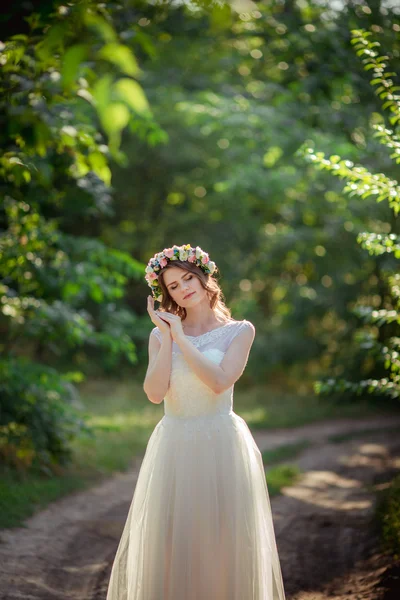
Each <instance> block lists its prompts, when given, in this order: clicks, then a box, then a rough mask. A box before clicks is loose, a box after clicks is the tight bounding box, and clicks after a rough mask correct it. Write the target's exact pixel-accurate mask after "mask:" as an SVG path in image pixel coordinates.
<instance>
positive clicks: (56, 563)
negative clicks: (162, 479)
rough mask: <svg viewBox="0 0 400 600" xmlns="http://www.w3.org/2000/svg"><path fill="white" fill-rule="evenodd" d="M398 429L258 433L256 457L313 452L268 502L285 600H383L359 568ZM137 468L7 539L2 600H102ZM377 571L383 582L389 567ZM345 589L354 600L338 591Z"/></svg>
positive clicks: (393, 465) (399, 458)
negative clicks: (284, 450)
mask: <svg viewBox="0 0 400 600" xmlns="http://www.w3.org/2000/svg"><path fill="white" fill-rule="evenodd" d="M394 426H399V427H400V415H398V416H396V417H385V418H375V419H371V418H369V419H363V420H358V421H357V422H355V421H352V420H348V419H346V420H336V421H330V422H329V423H317V424H313V425H307V426H304V427H299V428H296V429H281V430H274V431H258V432H257V431H255V432H254V438H255V440H256V442H257V444H258V446H259V448H260V450H266V449H271V448H274V447H276V446H279V445H282V444H287V443H294V442H296V441H300V440H303V439H308V440H310V441H311V442H312V446H310V447H309V448H307V449H306V450H305V451H303V452H302V454H301V455H300V456H299V457H298V459H297V460H295V461H293V460H291V461H290V462H291V463H293V462H295V463H296V464H298V466H299V467H300V469H301V470H302V471H304V472H305V473H304V475H303V476H302V478H301V479H300V481H299V482H298V483H297V484H296V485H293V486H291V487H288V488H285V489H284V491H283V494H282V495H281V496H279V497H277V498H274V499H273V501H272V510H273V513H274V522H275V531H276V535H277V542H278V547H279V552H280V557H281V563H282V571H283V577H284V582H285V588H286V593H287V599H288V600H327V599H329V600H330V599H331V598H332V599H335V600H342V598H343V599H344V598H346V599H347V600H350V599H352V598H354V599H356V598H357V599H358V598H360V599H361V598H362V599H365V600H380V598H381V596H379V595H377V594H378V592H377V589H376V581H377V579H376V578H375V580H374V581H372V580H371V581H370V582H369V584H368V585H369V588H370V590H372V589H373V592H371V594H372V595H371V594H370V595H365V594H364V592H363V595H360V594H359V593H358V590H359V589H361V587H360V585H361V584H360V582H358V583H357V582H356V580H355V579H354V577H355V574H354V565H355V563H356V561H357V560H358V561H361V563H360V565H361V566H359V567H357V569H358V572H359V573H360V572H361V571H360V569H361V570H362V568H364V569H366V574H367V575H366V577H367V578H368V576H371V567H369V568H368V564H367V562H366V561H368V560H373V558H372V559H371V556H370V554H371V551H372V549H373V547H374V543H375V540H374V539H371V534H370V527H369V525H370V518H371V514H372V511H373V498H374V491H373V489H374V488H373V486H376V485H378V484H379V483H382V482H384V481H386V479H387V478H388V477H389V476H391V475H392V474H393V473H394V472H396V470H398V469H400V435H399V433H398V432H397V433H396V432H395V431H393V427H394ZM367 429H372V430H373V429H376V431H375V432H373V431H371V433H367V432H366V431H365V430H367ZM383 429H386V432H385V431H383ZM351 431H353V432H354V431H358V432H359V434H358V436H359V437H357V438H354V439H352V440H348V441H345V442H343V443H340V444H338V443H332V442H329V438H330V436H332V435H336V434H346V433H348V432H351ZM360 436H361V437H360ZM141 462H142V457H139V458H138V459H137V460H136V461H135V464H134V466H133V468H132V469H131V470H130V471H129V472H127V473H119V474H117V475H115V476H114V477H112V478H111V479H108V480H106V481H105V482H103V483H102V484H100V485H98V486H97V487H95V488H92V489H90V490H87V491H83V492H76V493H74V494H71V495H69V496H67V497H65V498H62V499H60V500H58V501H56V502H54V503H52V504H51V505H49V506H48V507H47V508H46V509H45V510H43V511H41V512H40V513H38V514H36V515H34V516H33V517H31V518H30V519H28V520H27V521H26V523H25V527H20V528H15V529H11V530H3V531H1V532H0V598H1V599H2V600H17V599H18V600H22V599H24V600H39V599H40V600H64V599H65V600H67V599H68V600H74V599H76V600H104V599H105V595H106V589H107V582H108V578H109V574H110V569H111V564H112V560H113V558H114V555H115V551H116V547H117V544H118V540H119V537H120V535H121V532H122V528H123V525H124V522H125V519H126V514H127V511H128V508H129V505H130V502H131V500H132V495H133V491H134V487H135V483H136V479H137V475H138V471H139V468H140V464H141ZM267 481H268V474H267ZM378 562H379V561H378ZM375 566H376V569H377V577H378V575H380V573H381V571H382V568H383V566H382V563H379V565H378V563H376V564H375ZM351 577H353V580H351ZM361 579H362V578H361ZM370 579H371V577H370ZM362 580H363V582H364V583H365V581H364V580H365V577H364V579H362ZM335 581H336V583H335ZM351 581H353V582H352V583H351ZM346 585H347V586H349V585H351V586H352V587H353V591H354V594H357V595H353V594H352V592H349V589H344V590H342V591H341V590H340V586H345V587H346ZM374 586H375V587H374ZM367 587H368V586H367ZM366 593H368V594H369V591H368V590H367V592H366ZM335 594H336V595H335ZM340 594H342V595H340ZM374 594H375V595H374ZM399 598H400V596H399ZM385 600H388V599H385Z"/></svg>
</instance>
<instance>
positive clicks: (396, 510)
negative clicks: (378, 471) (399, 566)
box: [376, 475, 400, 560]
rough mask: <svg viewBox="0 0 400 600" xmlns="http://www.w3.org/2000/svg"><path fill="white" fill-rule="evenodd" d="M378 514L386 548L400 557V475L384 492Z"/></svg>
mask: <svg viewBox="0 0 400 600" xmlns="http://www.w3.org/2000/svg"><path fill="white" fill-rule="evenodd" d="M376 514H377V519H378V523H379V528H380V533H381V538H382V544H383V547H384V549H385V550H386V551H388V552H390V553H391V554H392V555H393V556H394V558H395V559H396V560H398V559H400V475H397V477H395V478H394V479H393V481H392V483H391V485H390V487H389V488H388V489H387V490H385V492H383V494H382V496H381V498H380V500H379V502H378V506H377V511H376Z"/></svg>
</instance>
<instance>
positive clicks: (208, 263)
mask: <svg viewBox="0 0 400 600" xmlns="http://www.w3.org/2000/svg"><path fill="white" fill-rule="evenodd" d="M173 260H182V261H185V260H187V261H188V262H190V263H192V264H194V265H197V266H198V267H200V268H201V270H202V271H204V273H207V274H209V275H212V274H213V273H214V271H215V270H216V269H217V266H216V264H215V262H213V261H212V260H210V258H209V256H208V254H207V252H204V250H202V249H201V248H200V246H196V248H192V246H191V245H190V244H186V245H183V246H176V245H175V246H172V248H164V250H163V251H162V252H158V253H157V254H155V255H154V256H153V257H152V258H151V259H150V260H149V262H148V265H147V267H146V275H145V279H146V281H147V284H148V286H149V287H150V288H151V291H152V294H153V297H154V298H155V299H156V300H157V301H158V302H161V301H162V294H161V293H160V292H161V290H160V284H159V283H158V273H159V272H160V271H161V269H163V268H164V267H166V266H167V264H168V263H169V262H171V261H173Z"/></svg>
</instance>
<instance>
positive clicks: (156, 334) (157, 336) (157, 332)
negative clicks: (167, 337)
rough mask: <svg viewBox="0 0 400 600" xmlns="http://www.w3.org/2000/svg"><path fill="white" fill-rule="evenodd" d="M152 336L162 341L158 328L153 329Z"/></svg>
mask: <svg viewBox="0 0 400 600" xmlns="http://www.w3.org/2000/svg"><path fill="white" fill-rule="evenodd" d="M150 335H154V336H155V337H156V338H157V339H158V341H159V342H161V341H162V335H161V331H160V330H159V328H158V327H153V329H152V330H151V331H150Z"/></svg>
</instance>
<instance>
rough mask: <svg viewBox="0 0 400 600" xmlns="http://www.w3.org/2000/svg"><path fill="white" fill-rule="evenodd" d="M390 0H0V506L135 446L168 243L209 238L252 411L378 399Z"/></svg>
mask: <svg viewBox="0 0 400 600" xmlns="http://www.w3.org/2000/svg"><path fill="white" fill-rule="evenodd" d="M399 17H400V5H399V3H398V1H397V0H392V1H390V0H367V1H363V0H260V1H255V2H251V1H247V0H242V1H240V0H238V1H237V2H231V3H226V2H213V1H211V0H196V1H192V2H189V1H184V0H182V1H173V0H170V1H167V0H165V1H157V0H153V1H152V2H141V1H139V0H136V1H133V0H115V1H113V2H107V3H98V2H95V1H92V0H85V1H81V2H69V3H63V2H58V1H57V2H54V1H50V0H49V1H43V2H33V1H29V0H27V1H25V2H13V3H11V4H10V5H9V6H8V7H6V8H4V9H3V10H2V14H1V17H0V33H1V35H0V39H1V43H0V63H1V73H0V86H1V100H0V106H1V108H0V119H1V121H0V124H1V126H0V140H1V147H2V155H1V159H0V171H1V175H2V182H1V184H0V185H1V207H0V270H1V281H0V332H1V335H0V463H1V464H0V467H1V473H2V477H1V484H0V490H1V494H0V503H1V507H2V510H1V511H0V513H1V517H0V518H1V521H2V523H1V526H2V527H12V526H14V525H16V524H19V523H20V522H21V520H22V519H23V518H26V517H27V516H29V515H30V514H32V512H34V511H36V510H38V509H39V508H40V507H43V506H45V505H46V504H47V503H48V502H50V501H51V500H54V499H55V498H57V497H59V496H62V495H64V494H66V493H67V492H70V491H72V490H75V489H78V488H81V487H87V486H88V485H92V484H93V483H94V482H95V481H98V480H100V479H101V478H104V477H106V476H109V475H111V474H112V473H114V472H115V471H118V470H125V469H127V468H128V467H129V466H131V464H132V458H133V457H135V456H140V455H142V454H143V452H144V449H145V446H146V443H147V440H148V438H149V435H150V434H151V431H152V430H153V428H154V426H155V425H156V423H157V422H158V421H159V420H160V418H161V417H162V414H163V411H164V406H163V404H161V405H153V404H151V403H150V402H149V401H148V399H147V397H146V396H145V394H144V392H143V389H142V384H143V379H144V376H145V372H146V368H147V358H148V350H147V348H148V336H149V332H150V331H151V329H152V327H153V324H152V323H151V321H150V319H149V316H148V314H147V310H146V298H147V295H148V294H149V293H150V288H148V287H147V284H146V282H145V280H144V269H145V266H146V264H147V261H148V260H149V258H150V257H151V256H153V254H154V253H155V252H158V251H160V250H162V249H163V248H164V247H170V246H172V245H173V244H178V245H181V244H186V243H190V244H191V245H192V246H196V245H199V246H201V247H202V248H203V249H204V250H205V251H207V252H208V253H209V255H210V258H211V259H212V260H214V261H215V262H216V264H217V265H218V267H219V271H220V276H219V282H220V285H221V287H222V289H223V292H224V296H225V301H226V304H227V305H228V306H229V307H230V308H231V311H232V316H233V318H235V319H249V320H251V321H252V323H253V324H254V325H255V327H256V338H255V341H254V345H253V347H252V350H251V354H250V359H249V362H248V365H247V367H246V371H245V373H244V374H243V376H242V378H241V379H240V380H239V381H238V382H237V384H236V386H235V397H234V410H235V411H236V412H237V413H238V414H240V415H242V416H243V417H244V418H245V419H246V422H247V423H248V424H249V427H251V429H252V430H253V431H257V430H260V431H261V430H271V431H272V430H273V429H276V428H281V427H298V426H302V425H305V424H308V423H318V422H320V421H322V420H324V421H326V420H330V419H337V418H339V417H340V418H342V417H348V418H353V419H355V420H356V421H357V420H358V419H360V418H365V417H371V418H375V417H376V418H380V416H382V415H385V414H389V415H393V414H395V413H396V412H398V410H399V396H400V394H399V392H400V360H399V354H398V352H399V350H400V331H399V324H400V316H399V298H400V276H399V258H400V242H399V237H398V236H399V235H400V227H399V216H398V213H399V207H400V203H399V194H398V192H399V187H398V183H397V180H396V177H397V176H398V175H397V174H398V162H399V159H400V139H399V138H398V137H397V136H396V130H397V126H398V124H399V119H400V100H399V96H398V94H397V92H398V90H399V89H400V88H399V78H398V76H397V72H398V70H399V64H400V35H399V32H400V19H399ZM301 450H302V447H300V448H297V449H295V452H299V451H301ZM289 455H290V451H289ZM284 456H286V455H285V454H284ZM286 467H287V465H286V466H285V469H286V471H285V470H284V469H283V470H282V469H281V470H280V471H279V470H278V471H279V472H278V473H277V477H278V479H279V478H282V476H283V484H285V483H290V482H291V481H292V479H293V477H294V476H296V472H295V470H294V471H290V469H289V470H288V469H287V468H286ZM285 477H287V478H288V479H285ZM279 481H281V479H279ZM283 484H282V485H283ZM272 485H273V484H272V475H271V489H272ZM277 485H278V484H277ZM279 489H280V486H279V485H278V487H277V493H279ZM21 491H22V493H21ZM399 515H400V512H399ZM399 522H400V521H399ZM396 526H397V525H396Z"/></svg>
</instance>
